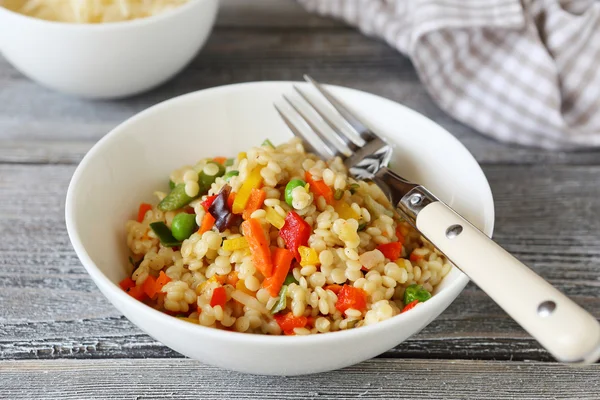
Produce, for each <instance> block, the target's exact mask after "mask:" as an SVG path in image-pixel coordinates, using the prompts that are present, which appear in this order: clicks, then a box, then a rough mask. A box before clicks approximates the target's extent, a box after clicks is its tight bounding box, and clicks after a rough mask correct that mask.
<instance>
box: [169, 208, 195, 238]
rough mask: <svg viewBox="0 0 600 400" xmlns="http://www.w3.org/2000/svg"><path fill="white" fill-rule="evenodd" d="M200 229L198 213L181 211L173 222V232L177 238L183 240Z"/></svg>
mask: <svg viewBox="0 0 600 400" xmlns="http://www.w3.org/2000/svg"><path fill="white" fill-rule="evenodd" d="M197 229H198V225H196V214H188V213H184V212H183V213H179V214H177V215H176V216H175V217H174V218H173V221H172V222H171V233H172V234H173V237H174V238H175V239H177V240H180V241H183V240H185V239H187V238H189V237H190V236H192V233H194V232H195V231H196V230H197Z"/></svg>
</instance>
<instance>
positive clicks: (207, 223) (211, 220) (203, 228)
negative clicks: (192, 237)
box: [198, 213, 216, 235]
mask: <svg viewBox="0 0 600 400" xmlns="http://www.w3.org/2000/svg"><path fill="white" fill-rule="evenodd" d="M215 221H216V220H215V217H213V216H212V215H210V213H206V214H204V218H203V219H202V225H200V228H199V229H198V233H199V234H200V235H202V234H203V233H204V232H208V231H210V230H211V229H212V227H213V226H214V225H215Z"/></svg>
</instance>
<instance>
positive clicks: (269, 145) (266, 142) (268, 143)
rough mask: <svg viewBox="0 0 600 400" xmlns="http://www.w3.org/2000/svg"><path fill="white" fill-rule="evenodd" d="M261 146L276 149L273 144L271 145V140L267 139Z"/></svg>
mask: <svg viewBox="0 0 600 400" xmlns="http://www.w3.org/2000/svg"><path fill="white" fill-rule="evenodd" d="M261 146H264V147H270V148H272V149H274V148H275V146H273V143H271V141H270V140H269V139H265V141H264V142H262V144H261Z"/></svg>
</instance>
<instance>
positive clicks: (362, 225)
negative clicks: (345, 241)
mask: <svg viewBox="0 0 600 400" xmlns="http://www.w3.org/2000/svg"><path fill="white" fill-rule="evenodd" d="M366 228H367V223H366V222H361V223H360V224H358V230H357V232H362V231H364V230H365V229H366Z"/></svg>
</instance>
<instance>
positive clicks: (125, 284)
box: [119, 277, 135, 291]
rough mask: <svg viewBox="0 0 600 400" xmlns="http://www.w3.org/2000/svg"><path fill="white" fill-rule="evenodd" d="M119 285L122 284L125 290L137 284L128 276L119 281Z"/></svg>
mask: <svg viewBox="0 0 600 400" xmlns="http://www.w3.org/2000/svg"><path fill="white" fill-rule="evenodd" d="M119 286H121V289H123V290H124V291H127V289H131V288H132V287H134V286H135V281H134V280H133V279H131V278H130V277H127V278H125V279H123V280H122V281H121V282H119Z"/></svg>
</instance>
